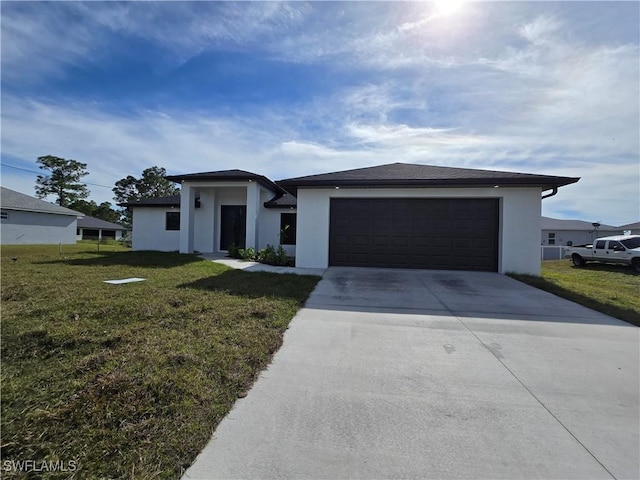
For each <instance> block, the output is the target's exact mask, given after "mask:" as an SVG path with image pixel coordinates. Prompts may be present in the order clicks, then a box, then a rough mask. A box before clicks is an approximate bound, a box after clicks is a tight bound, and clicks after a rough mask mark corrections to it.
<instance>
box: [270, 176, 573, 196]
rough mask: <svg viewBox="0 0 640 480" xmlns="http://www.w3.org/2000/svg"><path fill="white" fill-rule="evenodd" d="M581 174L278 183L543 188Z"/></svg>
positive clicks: (292, 188) (288, 184)
mask: <svg viewBox="0 0 640 480" xmlns="http://www.w3.org/2000/svg"><path fill="white" fill-rule="evenodd" d="M578 180H580V178H579V177H551V176H540V177H535V176H529V177H527V178H494V179H489V178H467V179H464V178H455V179H450V180H449V179H434V180H429V179H407V180H397V179H396V180H389V181H385V180H337V179H336V180H311V179H310V180H297V181H296V180H295V179H292V180H282V181H279V182H278V185H280V186H281V187H283V188H285V189H287V190H288V191H289V192H291V193H292V194H294V195H296V194H297V190H298V189H300V188H355V189H361V188H499V187H509V188H541V189H542V191H547V190H552V189H554V188H559V187H562V186H565V185H570V184H572V183H576V182H577V181H578Z"/></svg>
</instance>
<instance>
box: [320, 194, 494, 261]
mask: <svg viewBox="0 0 640 480" xmlns="http://www.w3.org/2000/svg"><path fill="white" fill-rule="evenodd" d="M329 264H330V265H333V266H352V267H393V268H436V269H452V270H487V271H497V270H498V200H497V199H487V198H481V199H477V198H462V199H461V198H441V199H433V198H420V199H417V198H409V199H404V198H332V199H331V217H330V230H329Z"/></svg>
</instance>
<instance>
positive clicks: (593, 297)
mask: <svg viewBox="0 0 640 480" xmlns="http://www.w3.org/2000/svg"><path fill="white" fill-rule="evenodd" d="M541 273H542V274H541V276H539V277H537V276H532V275H518V274H510V275H511V276H512V277H514V278H516V279H518V280H520V281H522V282H524V283H527V284H529V285H532V286H534V287H537V288H540V289H542V290H546V291H548V292H551V293H553V294H555V295H558V296H559V297H563V298H567V299H569V300H572V301H574V302H576V303H580V304H582V305H584V306H586V307H589V308H592V309H593V310H597V311H599V312H602V313H605V314H607V315H610V316H612V317H615V318H619V319H620V320H624V321H625V322H629V323H631V324H633V325H638V326H640V275H638V274H637V273H636V272H634V270H633V269H632V268H630V267H625V266H620V265H605V264H596V263H589V264H587V265H586V266H585V267H575V266H573V265H572V264H571V262H570V261H569V260H554V261H545V262H542V272H541Z"/></svg>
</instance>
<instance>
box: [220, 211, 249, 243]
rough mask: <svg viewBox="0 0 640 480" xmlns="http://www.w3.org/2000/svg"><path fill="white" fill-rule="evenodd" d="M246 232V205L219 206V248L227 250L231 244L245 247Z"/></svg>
mask: <svg viewBox="0 0 640 480" xmlns="http://www.w3.org/2000/svg"><path fill="white" fill-rule="evenodd" d="M246 232H247V206H246V205H222V206H221V207H220V250H229V246H230V245H232V244H235V245H237V246H238V247H240V248H245V238H246Z"/></svg>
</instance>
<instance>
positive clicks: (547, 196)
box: [540, 187, 558, 200]
mask: <svg viewBox="0 0 640 480" xmlns="http://www.w3.org/2000/svg"><path fill="white" fill-rule="evenodd" d="M557 193H558V187H553V190H552V191H551V193H549V194H547V195H543V196H542V198H541V199H540V200H544V199H545V198H549V197H553V196H554V195H555V194H557Z"/></svg>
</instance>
